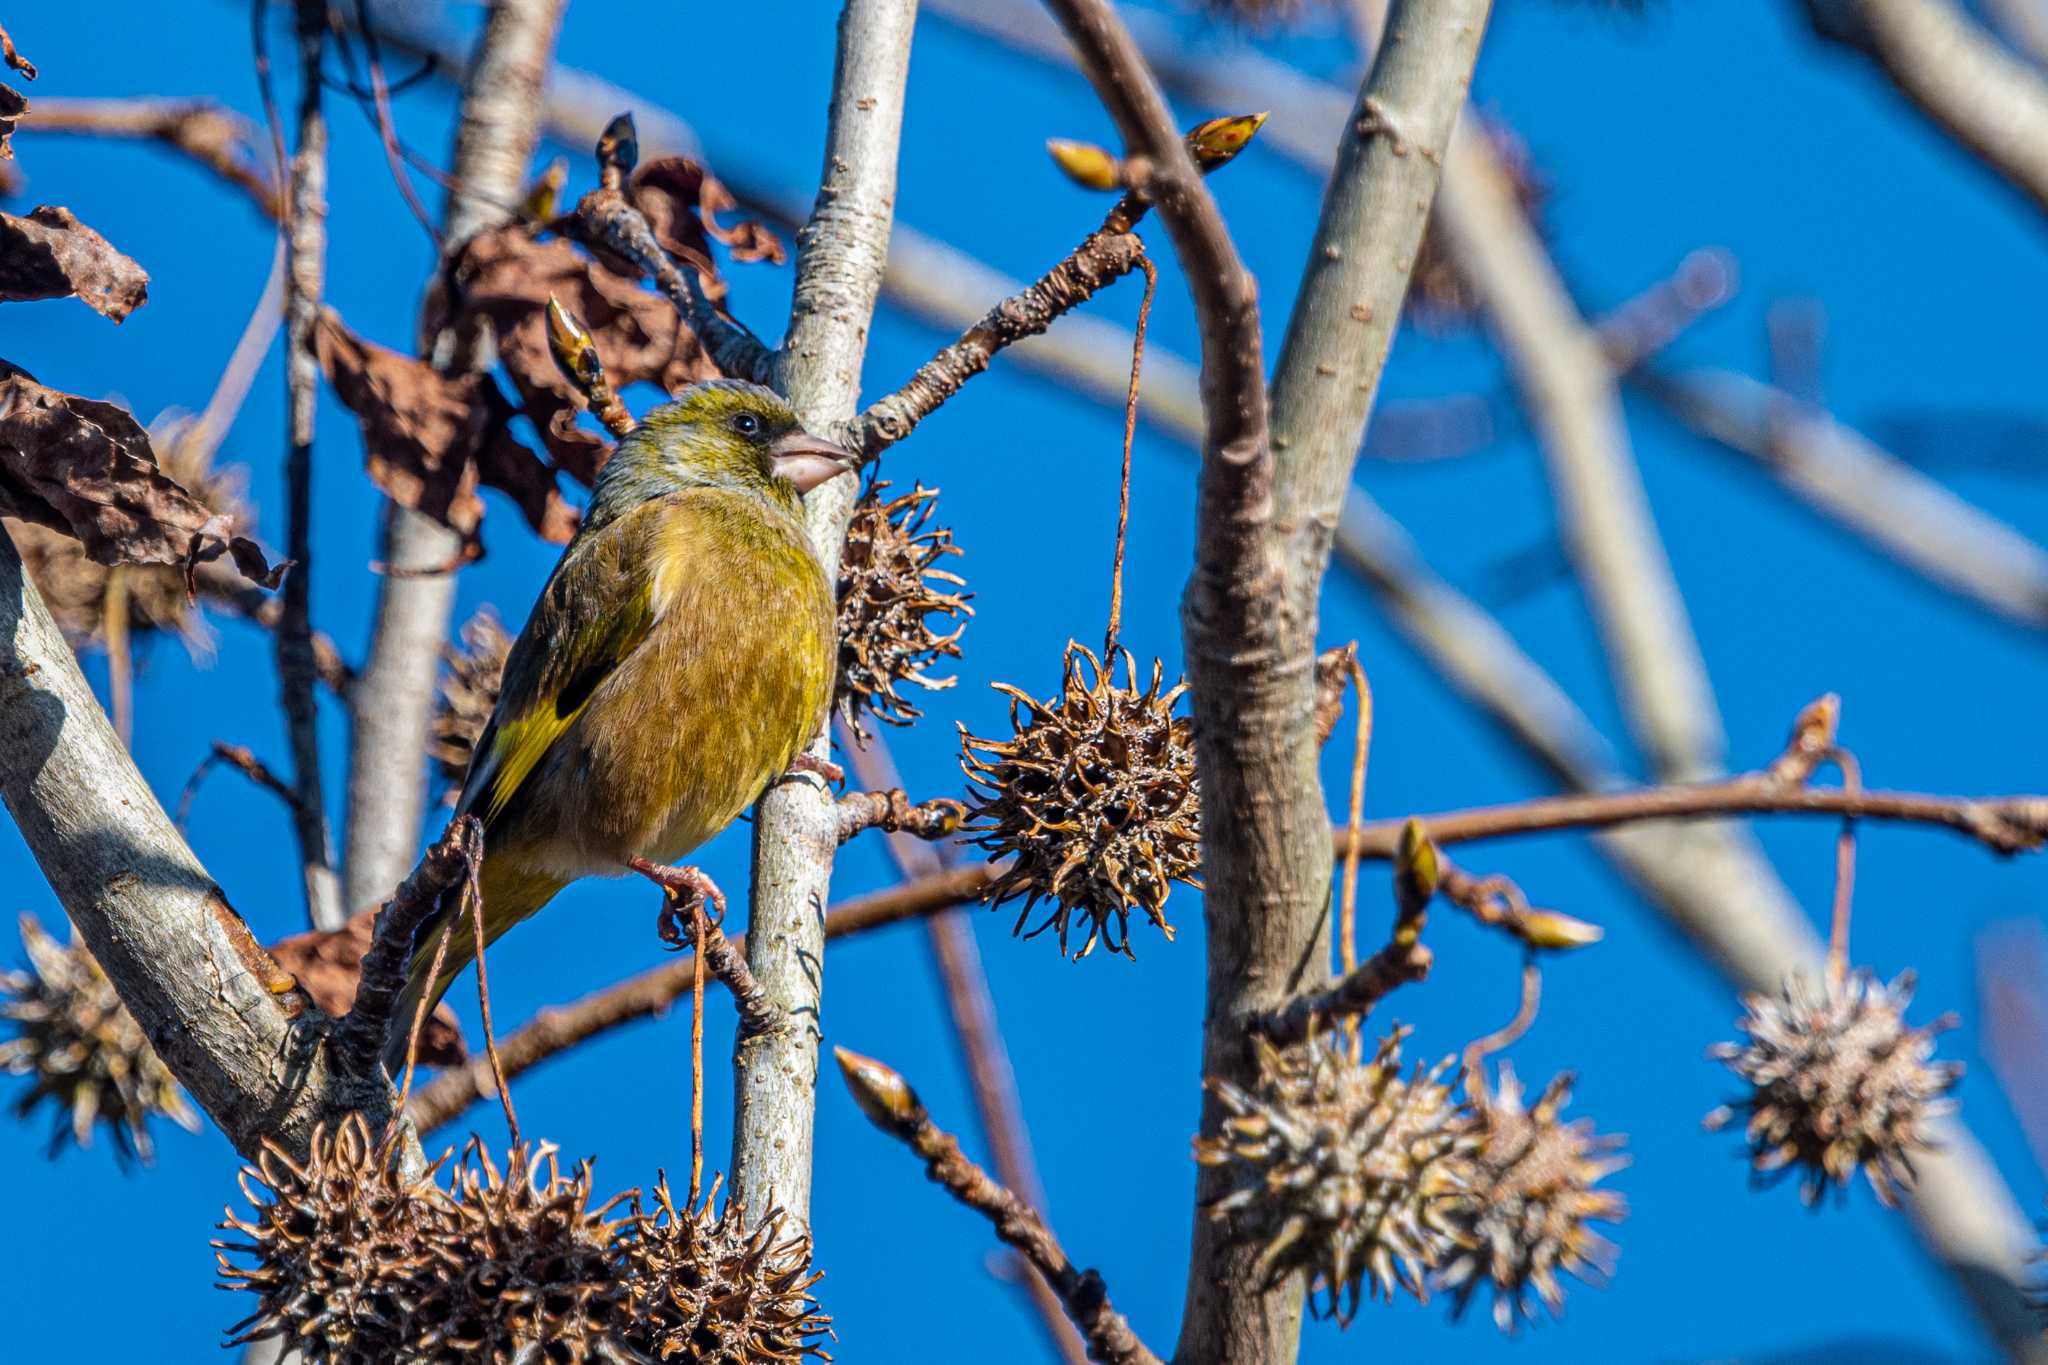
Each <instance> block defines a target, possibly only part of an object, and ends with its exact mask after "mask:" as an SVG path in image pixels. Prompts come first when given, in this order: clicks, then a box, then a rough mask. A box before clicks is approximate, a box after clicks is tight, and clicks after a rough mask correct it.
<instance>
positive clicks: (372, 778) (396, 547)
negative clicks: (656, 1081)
mask: <svg viewBox="0 0 2048 1365" xmlns="http://www.w3.org/2000/svg"><path fill="white" fill-rule="evenodd" d="M566 3H567V0H494V3H493V4H492V5H491V8H490V15H489V17H488V18H487V19H486V20H485V21H484V28H483V33H482V35H481V36H480V37H479V38H478V39H477V47H476V53H475V56H474V58H473V59H472V60H471V61H470V62H469V63H468V64H467V73H468V74H467V75H466V76H465V78H464V82H463V93H462V110H461V114H460V120H459V122H458V124H457V127H456V133H455V158H454V163H453V166H452V168H451V174H452V176H453V183H454V188H453V189H452V190H451V191H450V193H449V196H448V203H447V207H446V208H445V210H444V212H443V218H442V224H441V249H442V253H443V254H442V260H443V263H445V262H446V261H447V260H448V259H449V258H450V257H452V255H453V254H454V253H455V252H458V251H460V250H461V249H462V248H463V246H464V245H465V244H466V243H467V242H468V241H469V239H470V238H471V237H473V236H475V235H476V233H477V232H478V231H480V230H481V229H483V228H485V227H488V226H490V225H491V224H493V223H496V222H499V221H501V220H502V219H504V218H505V217H506V216H507V211H506V209H505V207H504V206H505V205H507V204H514V203H517V202H518V200H519V196H520V193H521V191H522V190H523V189H524V178H525V175H526V168H527V165H528V164H529V163H530V162H531V161H532V159H533V149H534V146H535V145H536V144H537V143H538V141H539V138H540V106H541V88H542V83H543V81H544V79H545V77H546V75H547V68H548V61H549V57H550V55H551V54H552V53H553V51H554V45H555V38H556V34H557V32H558V31H559V29H560V27H561V21H562V7H563V6H564V4H566ZM478 342H479V344H481V345H482V347H483V350H484V352H485V353H484V354H467V355H466V354H460V353H459V351H460V350H461V349H462V348H461V347H460V346H458V342H457V339H456V338H455V337H454V336H453V334H452V333H450V334H444V335H442V336H439V337H436V338H432V339H431V350H430V355H429V359H431V360H432V361H433V363H434V365H435V366H436V367H437V368H439V369H442V370H444V371H447V372H449V373H454V374H466V373H469V372H471V371H473V370H475V369H477V368H480V367H481V366H484V365H487V364H489V354H488V352H489V350H490V344H489V340H488V339H487V338H479V339H478ZM385 517H386V520H385V543H384V552H383V560H384V562H385V563H386V564H388V565H390V566H391V568H392V570H393V572H391V573H387V574H385V575H384V576H383V577H381V578H380V579H379V580H378V587H377V615H376V621H375V624H374V625H373V626H372V627H371V632H370V647H369V652H368V655H367V657H366V658H365V659H364V661H363V667H362V675H361V677H360V679H359V681H358V683H357V688H356V696H355V702H356V705H355V729H354V732H353V734H352V735H351V737H350V742H349V787H348V805H349V818H348V829H347V833H346V839H347V848H346V856H345V858H344V868H345V870H346V873H347V878H348V883H347V887H346V890H345V895H344V899H345V901H346V903H347V904H348V905H349V906H351V907H358V908H359V907H361V906H364V905H373V904H375V903H376V902H377V901H378V900H380V899H382V898H383V897H384V896H385V895H387V894H389V892H390V890H391V888H392V887H393V886H395V885H396V884H397V882H398V879H399V878H400V877H401V876H403V875H404V873H405V870H406V868H408V867H410V866H411V865H412V858H413V850H414V849H415V848H417V847H418V845H419V835H420V816H421V811H422V808H423V807H424V804H425V801H426V765H427V732H428V727H429V724H430V721H431V719H432V716H433V708H434V685H435V681H436V678H437V676H438V674H439V671H440V665H441V647H442V646H443V645H444V644H445V643H446V642H447V640H448V634H449V616H450V613H451V612H452V611H453V610H454V605H455V573H454V571H453V568H452V566H453V565H455V564H456V563H457V562H458V561H459V558H460V555H461V549H462V539H461V537H460V536H459V535H458V534H457V533H455V532H454V531H451V530H449V529H448V528H447V527H445V526H443V525H441V524H440V523H438V522H436V521H434V520H432V519H431V518H429V517H426V516H423V515H421V514H420V513H418V512H414V511H412V510H410V509H408V508H404V507H398V506H396V505H388V506H387V508H386V513H385Z"/></svg>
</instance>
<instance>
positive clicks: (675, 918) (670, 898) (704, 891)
mask: <svg viewBox="0 0 2048 1365" xmlns="http://www.w3.org/2000/svg"><path fill="white" fill-rule="evenodd" d="M626 866H627V867H629V868H631V869H632V870H633V871H635V872H637V873H639V874H640V875H641V876H643V877H645V878H647V880H648V881H651V882H653V883H654V884H655V885H656V886H658V887H660V888H661V889H662V892H663V893H664V894H663V896H662V902H661V917H660V918H659V919H658V920H656V921H655V932H656V933H658V934H660V935H661V941H662V942H663V943H666V944H667V945H668V946H669V947H671V948H682V947H684V946H685V945H686V944H687V943H689V941H690V940H689V936H688V934H687V932H686V931H685V928H684V925H683V923H682V920H683V918H684V916H685V914H686V913H687V916H688V918H689V921H690V923H691V924H695V922H696V918H697V916H698V915H700V914H702V913H703V912H704V907H705V906H707V905H708V906H710V908H711V911H712V915H711V922H712V923H713V924H717V923H719V922H721V921H723V920H724V919H725V893H724V892H723V891H720V890H719V889H718V883H717V882H714V881H712V880H711V876H710V874H709V873H707V872H705V871H704V870H703V869H702V868H699V867H688V866H685V867H664V866H663V865H662V864H660V863H657V862H651V861H649V860H648V859H646V858H628V859H627V860H626Z"/></svg>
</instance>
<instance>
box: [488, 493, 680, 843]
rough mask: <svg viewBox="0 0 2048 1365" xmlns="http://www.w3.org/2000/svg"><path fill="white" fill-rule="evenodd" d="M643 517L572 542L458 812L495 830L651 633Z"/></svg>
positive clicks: (513, 666) (526, 637)
mask: <svg viewBox="0 0 2048 1365" xmlns="http://www.w3.org/2000/svg"><path fill="white" fill-rule="evenodd" d="M638 520H639V519H638V518H634V517H628V518H622V519H621V520H620V521H619V522H616V523H613V524H612V525H610V526H607V527H605V528H604V529H603V530H601V531H599V532H597V533H596V534H594V535H592V536H591V537H590V539H589V541H588V543H586V544H582V545H577V546H572V547H571V550H570V552H569V553H568V554H566V555H564V556H563V558H562V562H561V563H560V565H558V566H557V567H556V569H555V573H554V576H553V578H551V579H550V580H549V581H548V586H547V588H546V589H545V590H544V591H543V592H542V593H541V598H540V601H539V602H537V603H535V604H534V609H533V617H532V619H530V620H529V621H528V622H527V624H526V629H525V630H523V631H521V632H520V635H519V639H518V640H517V642H515V643H514V644H513V646H512V652H511V654H510V656H509V657H508V658H507V659H506V661H505V678H504V683H503V684H502V686H501V689H500V691H499V694H498V706H497V710H496V711H495V712H493V714H492V716H491V723H490V724H489V725H488V726H487V727H485V730H484V733H483V735H482V736H481V737H480V738H479V739H478V741H477V750H476V752H477V758H476V761H475V762H473V763H472V764H471V765H470V770H469V775H468V777H467V778H466V779H465V781H464V782H463V788H462V799H461V801H460V802H459V803H458V805H457V807H456V809H457V810H458V812H461V813H466V814H473V815H476V816H477V817H479V818H480V819H481V820H482V821H483V822H484V827H485V828H486V829H487V830H488V829H489V828H490V826H491V825H492V824H493V823H495V822H496V820H497V819H498V817H499V816H501V815H503V814H504V812H505V810H506V808H507V807H508V806H509V805H510V804H511V803H512V800H513V798H514V797H516V796H517V795H518V793H519V790H520V787H521V786H522V785H523V784H524V783H525V781H526V779H527V777H528V775H530V774H531V773H532V772H533V770H534V768H535V766H536V765H538V764H539V763H540V761H541V760H542V759H543V758H545V757H546V756H547V752H548V750H549V749H550V748H552V747H553V746H554V743H555V741H556V740H558V739H560V738H561V736H562V732H563V731H565V730H567V729H568V728H569V727H570V726H571V725H573V724H574V723H575V721H576V718H577V717H578V716H580V715H581V714H582V713H583V709H584V708H585V707H586V706H588V705H589V704H590V698H591V696H592V694H594V693H595V692H596V691H597V689H598V688H599V687H601V686H602V685H603V684H604V681H605V679H607V678H609V677H610V676H611V675H612V674H613V673H614V672H615V671H616V670H617V669H618V667H619V665H620V664H621V663H623V662H624V661H625V660H626V658H627V657H628V656H630V655H631V654H632V653H633V651H634V650H635V649H637V648H638V647H639V646H640V644H641V642H642V641H644V640H645V639H646V638H647V634H648V632H649V631H650V630H651V629H653V626H654V620H655V616H656V610H655V602H654V595H653V593H652V591H651V590H650V587H651V585H650V584H649V582H648V578H647V574H646V572H645V561H646V556H645V555H644V554H640V553H636V552H635V550H636V546H635V544H634V542H635V541H637V540H640V539H642V536H643V532H642V528H641V527H640V526H638V525H635V524H633V523H635V522H637V521H638Z"/></svg>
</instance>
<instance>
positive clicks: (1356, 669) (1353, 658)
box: [1337, 645, 1372, 973]
mask: <svg viewBox="0 0 2048 1365" xmlns="http://www.w3.org/2000/svg"><path fill="white" fill-rule="evenodd" d="M1349 657H1350V664H1351V667H1350V670H1349V671H1350V674H1351V685H1352V687H1353V688H1354V689H1355V690H1356V692H1357V695H1358V738H1357V739H1356V740H1355V741H1354V742H1353V744H1352V746H1351V807H1350V818H1349V819H1348V820H1346V821H1345V829H1346V830H1347V831H1348V834H1349V837H1348V838H1347V839H1346V841H1345V849H1344V898H1343V901H1342V903H1341V905H1340V907H1339V912H1338V913H1339V918H1338V920H1337V943H1338V951H1339V956H1338V962H1339V963H1340V964H1341V966H1342V970H1343V971H1344V972H1346V973H1349V972H1350V971H1351V969H1352V968H1353V967H1356V966H1357V965H1358V831H1359V829H1360V827H1361V826H1362V825H1363V824H1364V822H1365V763H1366V759H1367V757H1368V756H1369V755H1370V754H1371V752H1372V683H1371V682H1369V681H1368V680H1367V679H1366V676H1365V669H1364V668H1363V667H1362V666H1361V665H1360V664H1359V662H1358V647H1357V646H1356V645H1353V646H1352V647H1351V651H1350V656H1349Z"/></svg>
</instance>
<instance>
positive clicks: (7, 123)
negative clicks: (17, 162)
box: [0, 84, 28, 161]
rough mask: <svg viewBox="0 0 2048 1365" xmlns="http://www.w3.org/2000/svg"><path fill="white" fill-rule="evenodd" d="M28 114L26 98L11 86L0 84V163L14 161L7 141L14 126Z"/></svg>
mask: <svg viewBox="0 0 2048 1365" xmlns="http://www.w3.org/2000/svg"><path fill="white" fill-rule="evenodd" d="M27 112H28V96H26V95H24V94H22V93H21V92H20V91H19V90H16V89H15V88H14V87H13V86H11V85H5V84H0V161H11V160H13V159H14V148H12V147H10V146H8V145H7V140H8V139H9V138H10V137H12V136H13V135H14V125H15V124H16V123H17V122H19V121H20V119H21V116H22V115H23V114H26V113H27Z"/></svg>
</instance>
